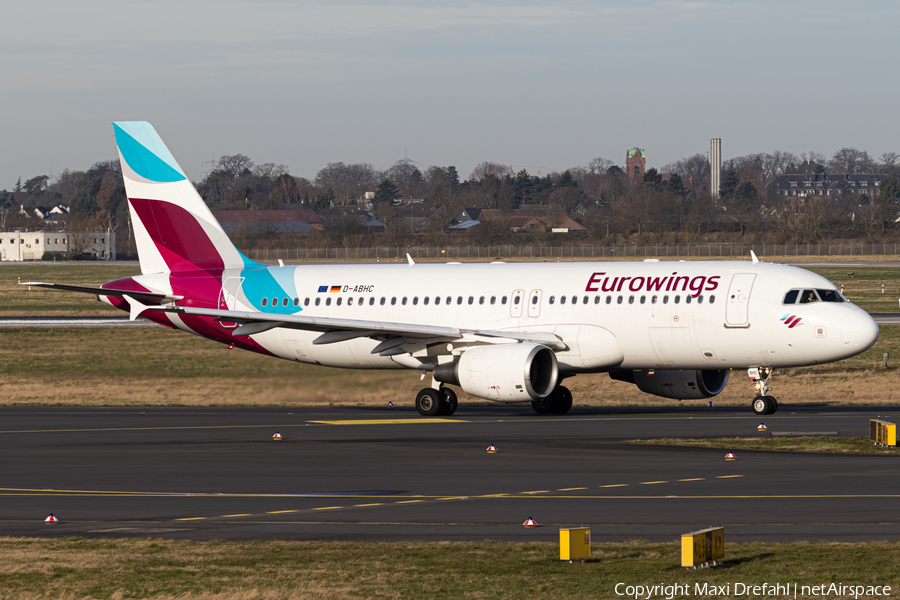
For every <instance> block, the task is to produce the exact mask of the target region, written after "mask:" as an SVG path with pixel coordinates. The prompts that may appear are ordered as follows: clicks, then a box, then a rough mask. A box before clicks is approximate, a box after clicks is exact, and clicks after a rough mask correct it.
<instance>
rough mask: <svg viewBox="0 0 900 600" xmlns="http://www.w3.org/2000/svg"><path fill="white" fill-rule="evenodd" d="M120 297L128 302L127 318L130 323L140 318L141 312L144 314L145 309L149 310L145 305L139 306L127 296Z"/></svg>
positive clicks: (138, 303) (139, 304)
mask: <svg viewBox="0 0 900 600" xmlns="http://www.w3.org/2000/svg"><path fill="white" fill-rule="evenodd" d="M122 297H123V298H125V300H127V301H128V306H130V307H131V316H130V317H129V320H131V321H134V320H135V319H137V318H138V317H139V316H141V313H142V312H144V311H145V310H147V308H149V307H148V306H147V305H146V304H141V303H140V302H138V301H137V300H135V299H134V298H132V297H131V296H129V295H128V294H123V295H122Z"/></svg>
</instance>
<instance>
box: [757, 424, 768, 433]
mask: <svg viewBox="0 0 900 600" xmlns="http://www.w3.org/2000/svg"><path fill="white" fill-rule="evenodd" d="M756 430H757V431H768V430H769V428H768V427H766V424H765V423H760V424H759V427H757V428H756Z"/></svg>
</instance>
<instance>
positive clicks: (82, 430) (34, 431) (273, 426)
mask: <svg viewBox="0 0 900 600" xmlns="http://www.w3.org/2000/svg"><path fill="white" fill-rule="evenodd" d="M315 422H316V421H309V423H315ZM306 423H307V422H306V421H304V422H303V423H288V424H287V425H285V424H284V423H279V424H278V425H195V426H193V427H187V426H182V427H98V428H95V429H8V430H6V431H0V433H92V432H97V431H177V430H181V429H185V430H192V429H279V428H281V429H287V428H288V427H305V426H306Z"/></svg>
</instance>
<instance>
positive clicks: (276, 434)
mask: <svg viewBox="0 0 900 600" xmlns="http://www.w3.org/2000/svg"><path fill="white" fill-rule="evenodd" d="M272 439H273V440H275V441H276V442H277V441H278V440H280V439H281V434H280V433H278V432H277V431H276V432H275V435H273V436H272Z"/></svg>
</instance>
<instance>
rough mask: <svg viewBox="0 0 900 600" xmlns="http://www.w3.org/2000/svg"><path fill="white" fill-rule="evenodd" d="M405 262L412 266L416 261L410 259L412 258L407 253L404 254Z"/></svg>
mask: <svg viewBox="0 0 900 600" xmlns="http://www.w3.org/2000/svg"><path fill="white" fill-rule="evenodd" d="M406 260H408V261H409V266H413V265H415V264H416V261H414V260H413V259H412V256H410V255H409V252H407V253H406Z"/></svg>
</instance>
